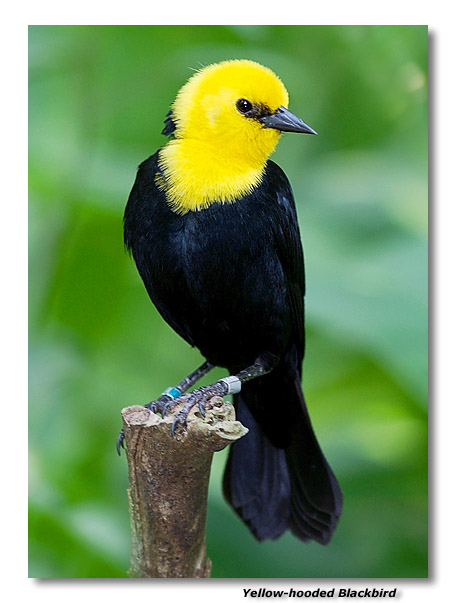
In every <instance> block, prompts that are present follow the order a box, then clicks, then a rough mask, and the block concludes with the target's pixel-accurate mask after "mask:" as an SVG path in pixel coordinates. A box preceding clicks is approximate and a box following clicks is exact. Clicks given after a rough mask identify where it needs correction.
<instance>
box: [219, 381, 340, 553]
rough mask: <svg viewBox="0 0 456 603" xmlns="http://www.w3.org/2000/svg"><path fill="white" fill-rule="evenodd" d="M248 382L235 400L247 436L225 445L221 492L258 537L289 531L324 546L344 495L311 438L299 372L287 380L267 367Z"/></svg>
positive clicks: (274, 535) (277, 534) (334, 525)
mask: <svg viewBox="0 0 456 603" xmlns="http://www.w3.org/2000/svg"><path fill="white" fill-rule="evenodd" d="M246 385H248V387H246V386H243V391H242V394H239V395H238V396H236V398H237V399H236V400H235V404H236V413H237V418H238V419H239V421H241V422H242V423H243V424H244V425H245V426H246V427H248V429H249V433H248V434H247V435H246V436H245V437H244V438H242V439H241V440H239V441H238V442H236V443H235V444H233V445H232V446H231V449H230V454H229V458H228V463H227V466H226V470H225V476H224V484H223V485H224V493H225V497H226V498H227V500H228V502H229V503H230V504H231V506H232V507H233V508H234V510H235V511H236V513H237V514H238V515H239V517H241V519H242V520H243V521H244V522H245V523H246V525H247V526H248V527H249V529H250V530H251V532H252V533H253V534H254V536H255V537H256V538H257V539H258V540H260V541H263V540H268V539H271V538H272V539H274V538H278V537H279V536H281V534H283V532H284V531H285V530H286V529H290V530H291V531H292V532H293V534H294V535H295V536H296V537H297V538H299V539H300V540H304V541H307V540H316V541H317V542H320V543H321V544H327V543H328V542H329V541H330V539H331V536H332V534H333V532H334V530H335V528H336V526H337V523H338V520H339V516H340V513H341V510H342V492H341V490H340V487H339V484H338V482H337V479H336V477H335V475H334V473H333V472H332V470H331V468H330V466H329V465H328V463H327V461H326V459H325V457H324V456H323V453H322V451H321V448H320V446H319V444H318V442H317V438H316V437H315V434H314V431H313V429H312V425H311V422H310V417H309V414H308V412H307V408H306V404H305V401H304V396H303V394H302V390H301V385H300V381H299V377H298V375H297V374H296V377H295V378H293V379H291V380H290V379H287V378H286V377H285V378H283V375H281V374H280V373H276V371H273V373H271V374H270V375H267V376H266V377H263V378H261V379H258V380H255V381H252V382H251V383H249V384H246ZM279 392H280V399H279V398H278V395H279ZM282 401H283V406H280V407H279V404H281V403H282Z"/></svg>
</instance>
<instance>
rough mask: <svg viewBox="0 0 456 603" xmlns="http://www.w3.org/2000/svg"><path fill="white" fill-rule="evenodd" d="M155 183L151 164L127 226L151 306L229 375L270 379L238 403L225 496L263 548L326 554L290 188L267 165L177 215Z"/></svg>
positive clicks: (324, 481) (323, 487)
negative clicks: (318, 548)
mask: <svg viewBox="0 0 456 603" xmlns="http://www.w3.org/2000/svg"><path fill="white" fill-rule="evenodd" d="M157 172H159V167H158V162H157V154H155V155H153V156H152V157H150V158H149V159H147V160H146V161H145V162H143V163H142V164H141V166H140V168H139V171H138V174H137V178H136V182H135V184H134V187H133V189H132V191H131V194H130V197H129V200H128V204H127V208H126V211H125V218H124V225H125V244H126V246H127V248H128V249H129V250H130V251H131V252H132V254H133V257H134V259H135V262H136V265H137V267H138V271H139V273H140V275H141V277H142V279H143V281H144V284H145V286H146V289H147V291H148V293H149V296H150V298H151V299H152V301H153V303H154V304H155V306H156V307H157V309H158V310H159V312H160V313H161V315H162V316H163V318H164V319H165V320H166V321H167V322H168V323H169V324H170V325H171V326H172V327H173V329H174V330H175V331H176V332H177V333H178V334H179V335H181V337H183V338H184V339H185V340H186V341H187V342H188V343H189V344H190V345H192V346H196V347H197V348H198V349H199V350H200V351H201V353H202V355H203V356H204V357H205V358H206V359H207V360H208V361H209V362H210V363H211V364H214V365H218V366H222V367H225V368H226V369H227V370H228V371H229V374H236V373H238V372H239V371H241V370H243V369H245V368H246V367H248V366H250V365H252V364H254V363H255V361H256V360H257V359H258V358H261V359H262V361H263V363H264V364H266V365H270V366H274V367H275V368H274V369H273V370H272V372H270V373H269V374H267V375H265V376H262V377H259V378H257V379H254V380H252V381H251V382H249V383H245V384H244V385H243V387H242V392H241V393H240V394H238V395H237V396H235V405H236V408H237V416H238V418H239V420H240V421H242V422H243V423H244V424H245V425H246V426H247V427H248V428H249V430H250V432H249V434H248V435H247V436H245V437H244V438H242V439H241V440H239V441H238V442H236V443H235V444H234V445H232V446H231V450H230V456H229V460H228V464H227V469H226V472H225V478H224V492H225V495H226V497H227V499H228V501H229V502H230V504H231V505H232V506H233V507H234V509H235V510H236V512H237V513H238V515H239V516H240V517H241V518H242V519H243V520H244V521H245V523H246V524H247V525H248V526H249V528H250V530H251V531H252V532H253V534H254V535H255V536H256V537H257V538H258V539H259V540H266V539H269V538H277V537H278V536H280V535H281V534H282V533H283V532H284V531H285V530H286V529H287V528H289V529H291V530H292V531H293V533H294V534H295V535H296V536H297V537H298V538H300V539H302V540H309V539H311V540H317V541H318V542H321V543H322V544H326V543H327V542H328V541H329V539H330V537H331V535H332V532H333V530H334V528H335V526H336V525H337V521H338V517H339V515H340V512H341V507H342V494H341V491H340V488H339V485H338V483H337V480H336V478H335V477H334V474H333V473H332V471H331V469H330V468H329V466H328V464H327V462H326V460H325V458H324V456H323V454H322V452H321V449H320V447H319V445H318V442H317V440H316V438H315V435H314V432H313V430H312V427H311V424H310V419H309V416H308V413H307V410H306V405H305V402H304V397H303V394H302V391H301V385H300V379H301V364H302V360H303V356H304V303H303V297H304V262H303V253H302V246H301V240H300V235H299V228H298V222H297V217H296V209H295V205H294V200H293V195H292V192H291V189H290V185H289V183H288V180H287V178H286V176H285V174H284V173H283V172H282V170H281V169H280V168H279V167H278V166H277V165H276V164H275V163H273V162H272V161H268V162H267V165H266V169H265V174H264V177H263V180H262V183H261V184H260V185H259V186H258V187H257V188H256V189H255V190H254V191H253V192H252V193H251V194H248V195H246V196H244V197H243V198H241V199H239V200H238V201H236V202H235V203H225V204H220V203H213V204H212V205H211V206H210V207H208V208H207V209H203V210H200V211H190V212H188V213H186V214H185V215H179V214H177V213H175V212H173V211H172V210H171V208H170V206H169V205H168V203H167V202H166V198H165V193H164V192H162V191H161V190H160V189H159V188H158V187H157V186H156V184H155V178H156V174H157Z"/></svg>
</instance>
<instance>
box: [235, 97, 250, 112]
mask: <svg viewBox="0 0 456 603" xmlns="http://www.w3.org/2000/svg"><path fill="white" fill-rule="evenodd" d="M236 109H237V110H238V111H239V113H243V114H244V115H245V114H246V113H250V111H251V110H252V109H253V105H252V103H251V102H250V101H248V100H246V99H245V98H240V99H239V100H238V101H237V102H236Z"/></svg>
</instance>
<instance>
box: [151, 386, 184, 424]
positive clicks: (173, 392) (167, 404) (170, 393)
mask: <svg viewBox="0 0 456 603" xmlns="http://www.w3.org/2000/svg"><path fill="white" fill-rule="evenodd" d="M180 395H181V392H180V391H179V390H178V389H177V388H176V387H168V388H167V389H165V391H164V392H163V393H162V395H161V396H160V397H159V398H158V400H153V401H152V402H148V403H147V404H145V407H146V408H148V409H149V410H151V411H152V412H153V413H155V414H157V413H159V414H161V416H162V417H165V415H166V414H168V413H169V412H170V411H171V410H173V409H174V408H175V407H176V406H177V405H178V404H179V402H180V400H179V397H180Z"/></svg>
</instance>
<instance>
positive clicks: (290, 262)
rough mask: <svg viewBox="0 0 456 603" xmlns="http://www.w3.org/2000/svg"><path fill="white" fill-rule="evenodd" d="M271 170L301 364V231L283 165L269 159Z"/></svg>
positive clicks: (279, 242)
mask: <svg viewBox="0 0 456 603" xmlns="http://www.w3.org/2000/svg"><path fill="white" fill-rule="evenodd" d="M268 171H269V173H270V177H271V178H272V181H273V186H272V187H271V190H274V191H275V195H276V202H277V206H276V207H277V211H276V215H275V224H274V234H275V243H276V248H277V253H278V256H279V259H280V262H281V265H282V268H283V271H284V274H285V280H286V284H287V292H288V299H289V303H290V308H291V313H292V325H293V337H294V342H295V345H296V351H297V353H298V360H299V367H301V362H302V359H303V357H304V343H305V335H304V294H305V275H304V254H303V249H302V244H301V235H300V232H299V224H298V217H297V213H296V206H295V202H294V198H293V192H292V190H291V186H290V183H289V182H288V178H287V177H286V176H285V174H284V172H283V171H282V170H281V168H280V167H279V166H278V165H276V164H275V163H274V162H272V161H268Z"/></svg>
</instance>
